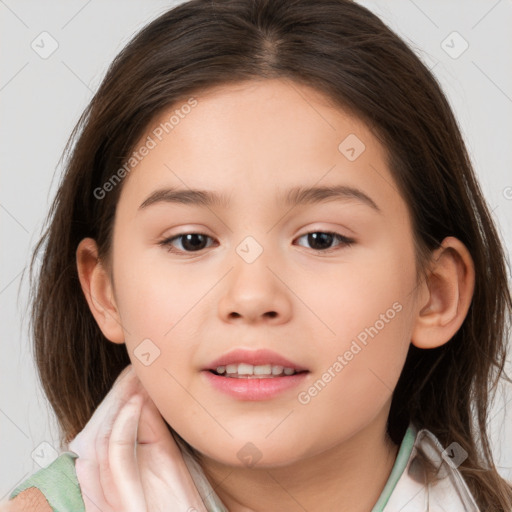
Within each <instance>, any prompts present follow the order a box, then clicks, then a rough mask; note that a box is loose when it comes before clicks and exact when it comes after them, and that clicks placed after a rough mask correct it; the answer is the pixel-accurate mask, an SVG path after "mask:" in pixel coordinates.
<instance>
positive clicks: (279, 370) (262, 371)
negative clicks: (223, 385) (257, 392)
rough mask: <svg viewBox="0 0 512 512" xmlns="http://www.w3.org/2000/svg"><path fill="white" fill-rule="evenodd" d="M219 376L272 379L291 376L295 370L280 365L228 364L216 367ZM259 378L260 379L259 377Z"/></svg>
mask: <svg viewBox="0 0 512 512" xmlns="http://www.w3.org/2000/svg"><path fill="white" fill-rule="evenodd" d="M216 371H217V373H218V374H219V375H223V374H226V376H229V377H236V376H242V375H252V376H260V375H261V376H267V375H271V376H272V377H274V376H278V375H283V373H284V375H293V374H294V373H296V372H295V370H294V369H293V368H284V367H283V366H280V365H271V364H263V365H257V366H253V365H252V364H246V363H240V364H228V365H226V366H218V367H217V369H216ZM260 378H261V377H260Z"/></svg>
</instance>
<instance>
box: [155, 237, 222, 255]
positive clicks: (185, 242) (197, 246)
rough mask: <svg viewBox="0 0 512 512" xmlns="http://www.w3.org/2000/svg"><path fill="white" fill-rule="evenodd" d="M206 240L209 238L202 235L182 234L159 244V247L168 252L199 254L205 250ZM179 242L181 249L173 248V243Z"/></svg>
mask: <svg viewBox="0 0 512 512" xmlns="http://www.w3.org/2000/svg"><path fill="white" fill-rule="evenodd" d="M207 239H210V240H212V238H211V237H209V236H208V235H205V234H203V233H182V234H180V235H176V236H173V237H171V238H167V239H165V240H162V241H161V242H159V245H162V246H165V247H168V250H169V252H177V253H180V252H185V253H187V252H199V251H201V250H203V249H205V248H206V241H207ZM176 240H178V241H180V245H181V248H177V249H176V248H175V245H174V242H175V241H176Z"/></svg>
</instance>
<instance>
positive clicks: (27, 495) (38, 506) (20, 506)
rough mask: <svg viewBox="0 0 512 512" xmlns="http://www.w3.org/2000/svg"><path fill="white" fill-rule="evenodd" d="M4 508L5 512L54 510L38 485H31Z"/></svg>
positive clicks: (48, 511) (50, 511) (45, 511)
mask: <svg viewBox="0 0 512 512" xmlns="http://www.w3.org/2000/svg"><path fill="white" fill-rule="evenodd" d="M5 507H6V508H2V509H0V510H3V511H5V512H52V510H53V509H52V507H51V506H50V505H49V503H48V502H47V501H46V498H45V497H44V494H43V493H42V492H41V491H40V490H39V489H37V488H36V487H29V488H28V489H26V490H24V491H22V492H20V493H19V494H18V495H17V496H16V498H14V499H13V500H11V501H9V502H8V504H6V505H5Z"/></svg>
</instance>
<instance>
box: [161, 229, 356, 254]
mask: <svg viewBox="0 0 512 512" xmlns="http://www.w3.org/2000/svg"><path fill="white" fill-rule="evenodd" d="M314 233H322V234H327V235H333V236H334V237H335V239H337V240H338V241H339V242H341V243H340V244H339V245H338V246H336V247H334V248H330V249H311V250H312V251H314V252H316V253H323V254H325V253H328V254H330V253H331V252H334V251H337V250H339V247H350V246H351V245H352V244H354V242H355V240H353V239H352V238H347V237H346V236H343V235H340V234H339V233H336V232H333V231H309V232H308V233H304V234H303V235H301V236H299V237H298V239H300V238H303V237H305V236H307V235H311V234H314ZM187 235H201V236H205V237H207V238H210V239H211V238H212V237H210V236H208V235H206V234H204V233H198V232H193V231H191V232H188V233H180V234H178V235H175V236H173V237H170V238H166V239H165V240H162V241H160V242H158V245H161V246H162V247H167V250H168V252H170V253H173V254H194V253H196V252H197V253H201V252H202V251H203V250H204V249H200V250H198V251H183V250H177V249H175V248H174V247H173V246H172V245H171V244H172V242H174V240H177V239H179V238H182V237H184V236H187ZM205 249H206V247H205Z"/></svg>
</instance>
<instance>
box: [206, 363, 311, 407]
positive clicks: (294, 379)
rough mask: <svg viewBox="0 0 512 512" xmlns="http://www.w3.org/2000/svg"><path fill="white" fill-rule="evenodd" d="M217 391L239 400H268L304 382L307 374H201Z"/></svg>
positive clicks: (207, 372) (208, 372)
mask: <svg viewBox="0 0 512 512" xmlns="http://www.w3.org/2000/svg"><path fill="white" fill-rule="evenodd" d="M201 373H203V374H204V375H205V377H206V379H208V381H209V382H210V384H211V385H212V386H213V387H214V388H215V389H218V390H219V391H222V392H223V393H226V394H228V395H230V396H232V397H234V398H238V399H239V400H268V399H270V398H274V397H275V396H277V395H279V394H280V393H283V392H284V391H287V390H289V389H292V388H294V387H295V386H298V385H299V384H301V383H303V382H304V379H305V377H306V375H307V374H308V373H309V372H303V373H296V374H295V375H285V376H284V377H270V378H262V379H260V378H252V379H251V378H244V377H242V378H236V377H221V376H220V375H216V374H215V373H212V372H210V371H208V370H205V371H203V372H201Z"/></svg>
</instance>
